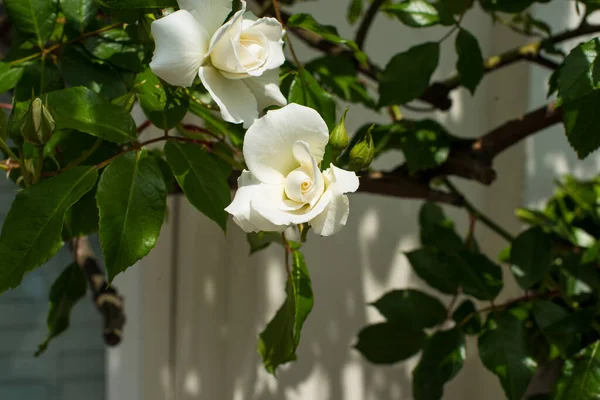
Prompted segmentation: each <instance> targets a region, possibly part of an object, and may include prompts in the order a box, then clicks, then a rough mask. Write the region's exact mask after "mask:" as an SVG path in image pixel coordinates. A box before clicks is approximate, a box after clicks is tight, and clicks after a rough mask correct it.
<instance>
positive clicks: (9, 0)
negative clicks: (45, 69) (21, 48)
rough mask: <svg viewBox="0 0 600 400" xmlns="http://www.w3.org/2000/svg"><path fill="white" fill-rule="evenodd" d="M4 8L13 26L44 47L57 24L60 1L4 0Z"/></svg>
mask: <svg viewBox="0 0 600 400" xmlns="http://www.w3.org/2000/svg"><path fill="white" fill-rule="evenodd" d="M4 7H6V11H7V12H8V15H9V16H10V19H11V20H12V22H13V25H14V26H15V27H16V28H17V29H18V30H19V31H20V32H22V33H23V34H25V35H28V36H32V37H34V38H35V43H36V44H37V45H38V47H40V48H41V47H43V45H44V43H46V41H48V39H49V38H50V35H51V34H52V30H53V29H54V24H55V23H56V15H57V12H58V0H4Z"/></svg>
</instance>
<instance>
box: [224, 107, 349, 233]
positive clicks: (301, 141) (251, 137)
mask: <svg viewBox="0 0 600 400" xmlns="http://www.w3.org/2000/svg"><path fill="white" fill-rule="evenodd" d="M328 132H329V131H328V129H327V125H326V124H325V121H323V118H321V116H320V115H319V113H317V112H316V111H315V110H313V109H312V108H308V107H304V106H301V105H298V104H289V105H287V106H285V107H283V108H281V109H279V110H275V111H268V112H267V114H266V115H265V116H264V117H262V118H260V119H258V120H257V121H256V122H255V123H254V124H253V125H252V126H251V127H250V129H248V131H247V132H246V136H245V138H244V148H243V151H244V158H245V160H246V165H247V166H248V171H246V170H244V171H243V172H242V174H241V176H240V177H239V179H238V191H237V193H236V194H235V198H234V199H233V201H232V203H231V204H230V205H229V206H228V207H227V208H226V209H225V210H226V211H227V212H228V213H230V214H232V215H233V220H234V221H235V223H236V224H238V225H239V226H240V227H241V228H242V229H243V230H244V231H246V232H256V231H276V232H281V231H283V230H284V229H285V228H286V227H288V226H290V225H295V224H302V223H305V222H308V223H309V224H310V226H311V227H312V228H313V229H314V231H315V232H316V233H317V234H319V235H322V236H329V235H332V234H334V233H336V232H337V231H339V230H340V229H341V227H342V226H344V225H345V224H346V221H347V219H348V213H349V202H348V197H347V196H346V195H345V194H344V193H349V192H355V191H356V190H357V189H358V177H357V176H356V174H355V173H354V172H349V171H345V170H343V169H340V168H338V167H336V166H334V165H333V164H331V166H330V167H329V168H328V169H327V170H325V171H323V172H321V170H320V169H319V164H320V163H321V161H322V160H323V155H324V153H325V146H326V145H327V142H328V140H329V134H328Z"/></svg>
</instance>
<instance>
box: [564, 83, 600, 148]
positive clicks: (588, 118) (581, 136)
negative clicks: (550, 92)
mask: <svg viewBox="0 0 600 400" xmlns="http://www.w3.org/2000/svg"><path fill="white" fill-rule="evenodd" d="M598 104H600V90H594V91H593V92H590V93H589V94H587V95H585V96H583V97H581V98H578V99H577V100H575V101H572V102H570V103H566V104H565V105H564V106H563V122H564V124H565V129H566V132H567V139H569V143H570V144H571V147H573V149H574V150H575V152H576V153H577V155H578V156H579V158H580V159H584V158H586V157H587V156H588V155H590V153H592V152H593V151H594V150H596V149H597V148H598V147H600V135H596V134H595V132H596V127H597V126H598V125H599V124H600V115H599V114H598V112H597V111H598Z"/></svg>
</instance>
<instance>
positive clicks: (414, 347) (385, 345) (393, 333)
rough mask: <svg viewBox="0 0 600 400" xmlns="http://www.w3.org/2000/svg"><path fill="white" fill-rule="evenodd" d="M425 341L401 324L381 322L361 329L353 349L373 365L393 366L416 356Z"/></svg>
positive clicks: (423, 334) (422, 335) (419, 334)
mask: <svg viewBox="0 0 600 400" xmlns="http://www.w3.org/2000/svg"><path fill="white" fill-rule="evenodd" d="M425 339H426V336H425V333H423V332H422V331H420V330H415V329H412V328H410V327H407V326H406V324H405V323H403V322H383V323H379V324H375V325H369V326H367V327H365V328H363V329H362V330H361V331H360V332H359V333H358V342H357V343H356V345H355V346H354V347H355V348H356V349H357V350H358V351H360V353H361V354H362V355H363V356H364V357H365V358H366V359H367V360H369V361H370V362H372V363H374V364H394V363H397V362H399V361H403V360H406V359H407V358H410V357H412V356H414V355H415V354H417V353H418V352H419V351H420V350H421V348H422V347H423V344H424V343H425Z"/></svg>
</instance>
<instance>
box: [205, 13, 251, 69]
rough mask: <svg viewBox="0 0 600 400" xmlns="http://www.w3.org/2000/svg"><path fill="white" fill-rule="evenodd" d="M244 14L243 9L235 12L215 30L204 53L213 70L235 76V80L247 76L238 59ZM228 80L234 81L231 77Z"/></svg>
mask: <svg viewBox="0 0 600 400" xmlns="http://www.w3.org/2000/svg"><path fill="white" fill-rule="evenodd" d="M244 12H245V10H244V9H242V10H240V11H238V12H236V13H235V14H234V15H233V17H231V19H230V20H229V21H227V22H226V23H225V24H224V25H223V26H221V27H220V28H219V29H218V30H217V32H216V33H215V34H214V35H213V37H212V39H211V40H210V47H209V49H208V52H207V53H206V56H207V57H208V56H210V61H211V63H212V65H213V66H214V67H215V68H218V69H220V70H222V71H225V72H227V73H230V74H237V75H238V77H237V79H240V78H241V77H244V76H247V75H246V70H245V69H244V68H243V67H242V64H241V62H240V60H239V58H238V57H239V56H238V55H239V52H240V49H239V47H240V35H241V33H242V16H243V14H244ZM240 74H241V75H240ZM229 78H233V79H235V77H233V76H232V77H229Z"/></svg>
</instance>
